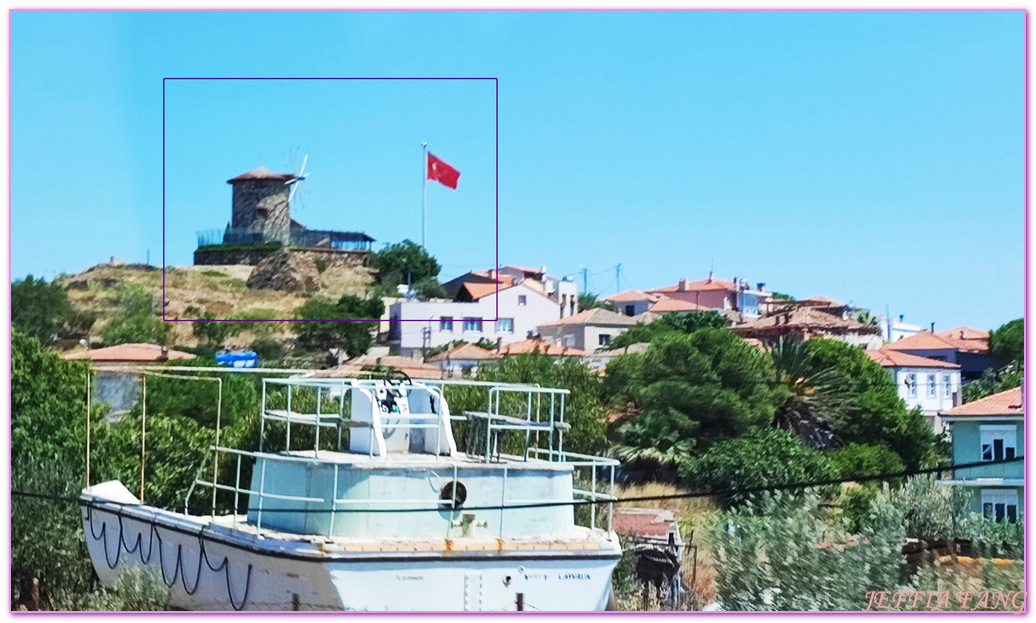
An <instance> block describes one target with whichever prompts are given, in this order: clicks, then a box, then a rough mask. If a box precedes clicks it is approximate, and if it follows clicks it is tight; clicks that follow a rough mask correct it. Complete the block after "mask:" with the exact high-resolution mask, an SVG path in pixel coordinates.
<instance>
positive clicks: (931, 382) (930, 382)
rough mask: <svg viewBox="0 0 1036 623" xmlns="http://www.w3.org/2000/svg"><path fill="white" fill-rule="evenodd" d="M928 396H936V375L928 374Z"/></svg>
mask: <svg viewBox="0 0 1036 623" xmlns="http://www.w3.org/2000/svg"><path fill="white" fill-rule="evenodd" d="M928 397H929V398H935V375H934V374H929V375H928Z"/></svg>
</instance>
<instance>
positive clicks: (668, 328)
mask: <svg viewBox="0 0 1036 623" xmlns="http://www.w3.org/2000/svg"><path fill="white" fill-rule="evenodd" d="M729 326H730V319H729V318H727V317H726V316H724V315H723V314H721V313H719V312H717V311H706V312H674V313H669V314H662V316H661V317H659V318H657V319H656V320H653V321H643V320H641V321H640V322H638V323H637V324H635V325H633V326H632V327H629V328H628V329H626V330H625V331H623V332H622V333H620V334H618V335H616V336H615V337H614V338H612V339H611V340H609V341H608V344H607V346H605V347H604V350H616V349H619V348H625V347H626V346H629V345H630V344H640V343H646V342H651V341H654V340H655V338H657V337H659V336H661V335H664V334H667V333H683V334H687V335H690V334H691V333H694V332H695V331H698V330H699V329H726V328H727V327H729Z"/></svg>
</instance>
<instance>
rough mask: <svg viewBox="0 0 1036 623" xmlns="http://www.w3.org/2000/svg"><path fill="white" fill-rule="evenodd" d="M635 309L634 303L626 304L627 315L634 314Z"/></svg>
mask: <svg viewBox="0 0 1036 623" xmlns="http://www.w3.org/2000/svg"><path fill="white" fill-rule="evenodd" d="M635 309H636V306H634V305H627V306H626V315H627V316H632V315H634V314H633V312H634V310H635Z"/></svg>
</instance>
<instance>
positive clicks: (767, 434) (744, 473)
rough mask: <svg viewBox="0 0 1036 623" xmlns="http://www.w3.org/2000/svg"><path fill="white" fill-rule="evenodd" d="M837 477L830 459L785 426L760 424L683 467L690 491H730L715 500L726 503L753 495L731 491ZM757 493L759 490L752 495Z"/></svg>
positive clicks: (682, 464)
mask: <svg viewBox="0 0 1036 623" xmlns="http://www.w3.org/2000/svg"><path fill="white" fill-rule="evenodd" d="M834 478H837V473H836V471H835V468H834V467H833V466H832V465H831V461H830V460H829V459H828V458H827V456H826V455H824V454H823V453H821V452H818V451H816V450H810V449H809V448H806V447H805V446H803V445H802V442H801V441H799V438H798V436H796V435H794V434H792V433H790V432H788V431H783V430H777V429H765V428H759V429H755V430H753V431H752V432H749V433H747V434H745V435H742V436H741V437H738V438H736V439H728V440H726V441H721V442H719V443H717V444H716V445H714V446H713V447H712V448H710V449H709V450H708V452H706V453H705V454H703V455H702V456H700V457H696V458H690V459H687V460H685V461H683V462H682V463H681V465H680V480H681V482H682V484H683V485H684V486H685V487H687V488H688V489H690V490H692V491H729V492H725V493H722V494H720V495H718V496H717V498H718V499H719V500H720V501H721V502H722V503H723V504H724V505H725V506H737V505H740V504H744V503H745V502H747V501H748V500H749V499H751V498H752V497H753V494H751V493H747V494H746V493H742V492H740V491H732V490H734V489H751V488H759V487H766V486H770V485H785V484H792V483H801V482H814V481H819V480H831V479H834ZM754 495H755V496H758V493H756V494H754Z"/></svg>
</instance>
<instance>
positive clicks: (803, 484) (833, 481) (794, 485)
mask: <svg viewBox="0 0 1036 623" xmlns="http://www.w3.org/2000/svg"><path fill="white" fill-rule="evenodd" d="M1023 460H1025V457H1024V456H1016V457H1013V458H1009V459H999V460H994V461H975V462H972V463H955V464H950V465H942V466H939V467H929V468H925V469H918V470H913V471H911V470H904V471H901V472H893V473H885V474H874V475H857V476H847V477H842V478H828V479H824V480H812V481H797V482H789V483H782V484H774V485H760V486H757V487H735V488H729V489H710V490H706V491H695V492H689V493H672V494H667V495H641V496H632V497H626V498H616V499H605V500H566V501H555V502H530V503H525V504H511V505H496V506H465V507H461V508H455V509H450V508H445V509H444V508H443V507H442V506H436V507H434V508H368V509H361V508H348V509H312V510H300V509H298V508H263V509H262V512H264V513H299V512H304V513H332V512H333V513H335V514H339V513H342V514H345V513H420V512H433V511H434V512H444V511H451V510H452V511H453V512H461V511H464V512H471V511H499V510H521V509H530V508H552V507H558V506H573V507H575V506H589V505H591V504H593V505H600V504H623V503H630V502H658V501H665V500H686V499H693V498H702V497H712V496H719V495H745V494H751V493H762V492H764V491H784V490H789V489H809V488H813V487H825V486H830V485H838V484H843V483H847V482H870V481H876V480H880V481H886V480H895V479H898V478H908V477H911V476H921V475H924V474H935V473H939V472H944V471H949V470H958V469H968V468H971V467H982V466H987V465H1002V464H1006V463H1015V462H1017V461H1023ZM11 495H12V496H18V497H27V498H34V499H43V500H52V501H58V502H78V501H79V498H78V497H73V496H59V495H49V494H45V493H32V492H29V491H14V490H12V491H11ZM100 502H102V503H104V504H111V505H116V506H136V507H139V506H143V505H142V504H140V503H130V502H115V501H111V500H100ZM197 508H200V507H197ZM173 512H175V511H173Z"/></svg>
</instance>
